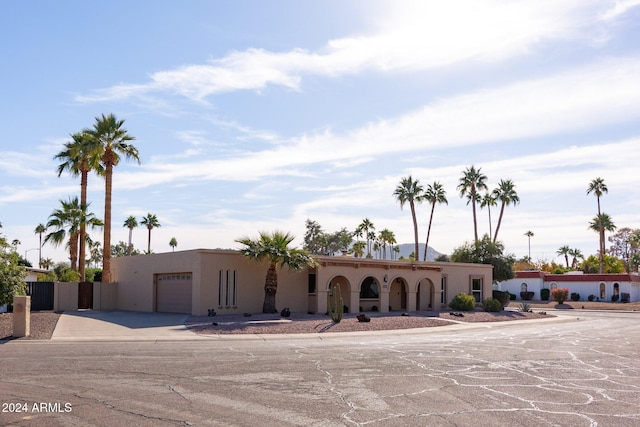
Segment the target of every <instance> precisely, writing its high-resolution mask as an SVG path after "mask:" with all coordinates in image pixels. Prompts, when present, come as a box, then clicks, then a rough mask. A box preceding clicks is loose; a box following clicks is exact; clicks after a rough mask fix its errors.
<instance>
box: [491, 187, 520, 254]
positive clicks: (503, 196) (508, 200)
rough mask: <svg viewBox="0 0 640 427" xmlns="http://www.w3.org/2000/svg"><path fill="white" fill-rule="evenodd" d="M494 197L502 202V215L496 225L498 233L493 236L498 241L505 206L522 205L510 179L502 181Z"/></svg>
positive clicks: (494, 191)
mask: <svg viewBox="0 0 640 427" xmlns="http://www.w3.org/2000/svg"><path fill="white" fill-rule="evenodd" d="M493 197H495V198H496V200H497V201H499V202H500V215H499V216H498V225H496V233H495V234H494V235H493V241H494V242H495V241H497V240H498V231H500V224H501V223H502V215H503V214H504V208H505V206H509V205H513V206H515V205H517V204H518V203H520V198H519V197H518V193H516V186H515V185H514V184H513V182H512V181H511V180H510V179H507V180H506V181H505V180H500V183H499V184H498V187H497V188H496V189H495V190H493Z"/></svg>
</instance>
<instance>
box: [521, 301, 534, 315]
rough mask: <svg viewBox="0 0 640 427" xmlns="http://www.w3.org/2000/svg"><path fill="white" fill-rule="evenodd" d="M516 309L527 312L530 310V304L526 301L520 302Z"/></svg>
mask: <svg viewBox="0 0 640 427" xmlns="http://www.w3.org/2000/svg"><path fill="white" fill-rule="evenodd" d="M518 311H519V312H521V313H528V312H530V311H531V306H530V305H529V303H528V302H521V303H520V305H519V306H518Z"/></svg>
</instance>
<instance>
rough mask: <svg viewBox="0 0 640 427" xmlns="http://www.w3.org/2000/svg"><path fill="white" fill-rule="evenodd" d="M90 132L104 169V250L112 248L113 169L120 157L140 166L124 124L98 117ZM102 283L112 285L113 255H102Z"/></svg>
mask: <svg viewBox="0 0 640 427" xmlns="http://www.w3.org/2000/svg"><path fill="white" fill-rule="evenodd" d="M95 119H96V122H95V123H94V125H93V128H91V129H85V131H84V132H86V133H87V134H88V135H89V148H88V150H89V152H91V153H94V154H95V155H96V156H98V157H99V158H100V162H101V164H102V166H103V167H104V177H105V196H104V241H103V242H102V245H103V247H104V248H110V247H111V194H112V188H113V168H114V167H115V166H117V165H118V163H120V156H124V157H125V159H135V160H137V161H138V164H139V163H140V156H139V154H138V149H137V148H136V147H134V146H133V145H130V144H127V142H128V141H133V140H134V139H135V138H134V137H133V136H131V135H129V134H128V133H127V130H126V129H124V128H123V125H124V120H117V119H116V118H115V116H114V115H113V114H109V115H108V116H105V115H104V114H102V117H96V118H95ZM102 281H103V282H106V283H109V282H111V252H110V251H103V255H102Z"/></svg>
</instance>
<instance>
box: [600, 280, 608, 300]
mask: <svg viewBox="0 0 640 427" xmlns="http://www.w3.org/2000/svg"><path fill="white" fill-rule="evenodd" d="M606 298H607V285H605V284H604V283H602V282H601V283H600V299H606Z"/></svg>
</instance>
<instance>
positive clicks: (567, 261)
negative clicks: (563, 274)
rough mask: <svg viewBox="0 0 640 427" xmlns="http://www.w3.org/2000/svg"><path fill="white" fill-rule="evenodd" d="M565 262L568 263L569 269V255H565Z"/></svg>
mask: <svg viewBox="0 0 640 427" xmlns="http://www.w3.org/2000/svg"><path fill="white" fill-rule="evenodd" d="M564 260H565V262H566V263H567V268H569V255H567V254H564Z"/></svg>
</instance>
